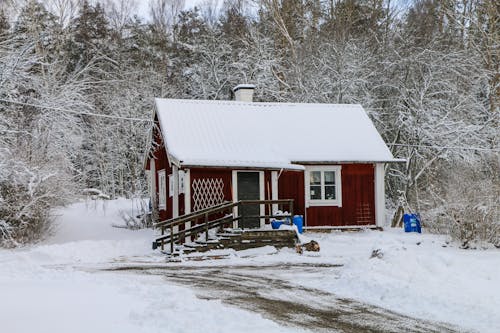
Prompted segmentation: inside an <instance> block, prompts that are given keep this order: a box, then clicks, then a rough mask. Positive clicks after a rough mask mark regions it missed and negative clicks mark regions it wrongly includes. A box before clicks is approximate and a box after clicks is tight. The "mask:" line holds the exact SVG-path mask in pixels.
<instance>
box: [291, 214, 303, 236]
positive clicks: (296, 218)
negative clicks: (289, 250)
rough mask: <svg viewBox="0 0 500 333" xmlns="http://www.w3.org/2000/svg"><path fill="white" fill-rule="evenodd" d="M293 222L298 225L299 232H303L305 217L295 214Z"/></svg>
mask: <svg viewBox="0 0 500 333" xmlns="http://www.w3.org/2000/svg"><path fill="white" fill-rule="evenodd" d="M293 224H295V225H296V226H297V230H298V231H299V234H301V233H302V231H303V228H304V218H303V217H302V215H295V216H294V217H293Z"/></svg>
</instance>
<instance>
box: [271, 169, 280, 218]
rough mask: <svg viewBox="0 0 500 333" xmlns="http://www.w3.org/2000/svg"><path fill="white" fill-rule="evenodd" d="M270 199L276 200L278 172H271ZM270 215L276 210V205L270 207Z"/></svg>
mask: <svg viewBox="0 0 500 333" xmlns="http://www.w3.org/2000/svg"><path fill="white" fill-rule="evenodd" d="M271 199H272V200H278V171H271ZM272 210H273V211H272V212H271V215H272V214H274V213H275V212H276V211H277V210H278V204H273V205H272Z"/></svg>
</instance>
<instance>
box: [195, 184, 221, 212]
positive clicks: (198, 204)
mask: <svg viewBox="0 0 500 333" xmlns="http://www.w3.org/2000/svg"><path fill="white" fill-rule="evenodd" d="M192 186H193V193H192V196H193V202H194V205H193V211H197V210H200V209H204V208H208V207H211V206H215V205H218V204H220V203H222V202H224V182H223V181H222V178H203V179H195V180H194V181H193V185H192Z"/></svg>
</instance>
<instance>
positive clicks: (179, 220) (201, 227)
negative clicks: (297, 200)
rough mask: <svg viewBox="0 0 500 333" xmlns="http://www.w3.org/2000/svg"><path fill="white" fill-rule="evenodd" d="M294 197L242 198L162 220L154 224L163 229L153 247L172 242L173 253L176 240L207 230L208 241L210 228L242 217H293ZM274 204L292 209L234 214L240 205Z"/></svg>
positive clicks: (162, 247) (171, 250)
mask: <svg viewBox="0 0 500 333" xmlns="http://www.w3.org/2000/svg"><path fill="white" fill-rule="evenodd" d="M293 201H294V200H293V199H278V200H240V201H236V202H228V201H226V202H223V203H221V204H219V205H216V206H212V207H208V208H205V209H202V210H199V211H196V212H193V213H190V214H187V215H182V216H179V217H175V218H172V219H168V220H165V221H160V222H157V223H155V224H153V226H154V227H155V228H160V229H161V236H160V237H158V238H156V239H155V241H154V242H153V249H156V248H157V247H158V246H160V247H161V249H162V250H163V249H164V245H165V243H167V242H168V243H170V253H173V251H174V241H178V240H179V239H181V238H184V237H187V236H189V237H190V236H193V235H196V234H199V233H202V232H205V238H206V240H207V241H208V231H209V230H210V229H213V228H216V227H220V226H223V225H225V224H228V223H232V222H234V221H239V220H240V219H242V218H266V219H269V218H290V219H292V218H293ZM272 204H288V210H289V211H290V213H289V214H282V215H275V214H272V212H271V214H269V215H265V214H264V215H256V216H253V215H252V216H236V217H234V216H232V214H233V208H234V207H239V206H244V205H272ZM228 210H231V213H230V214H229V215H226V216H224V217H222V218H217V219H215V220H210V219H209V216H211V215H214V214H220V213H223V212H225V211H228ZM201 218H203V223H202V224H197V225H194V226H192V227H190V228H189V229H184V230H178V231H177V232H175V233H174V227H176V226H180V225H182V224H184V225H185V224H186V223H187V222H196V220H198V219H201ZM166 229H169V231H170V233H169V234H166V235H165V230H166Z"/></svg>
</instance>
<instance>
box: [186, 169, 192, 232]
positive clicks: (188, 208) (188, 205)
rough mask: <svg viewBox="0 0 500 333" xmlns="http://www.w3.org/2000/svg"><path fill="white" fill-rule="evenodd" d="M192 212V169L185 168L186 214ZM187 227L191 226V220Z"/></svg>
mask: <svg viewBox="0 0 500 333" xmlns="http://www.w3.org/2000/svg"><path fill="white" fill-rule="evenodd" d="M189 213H191V171H190V170H189V169H186V170H184V214H189ZM186 228H187V229H189V228H191V222H187V223H186Z"/></svg>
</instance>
